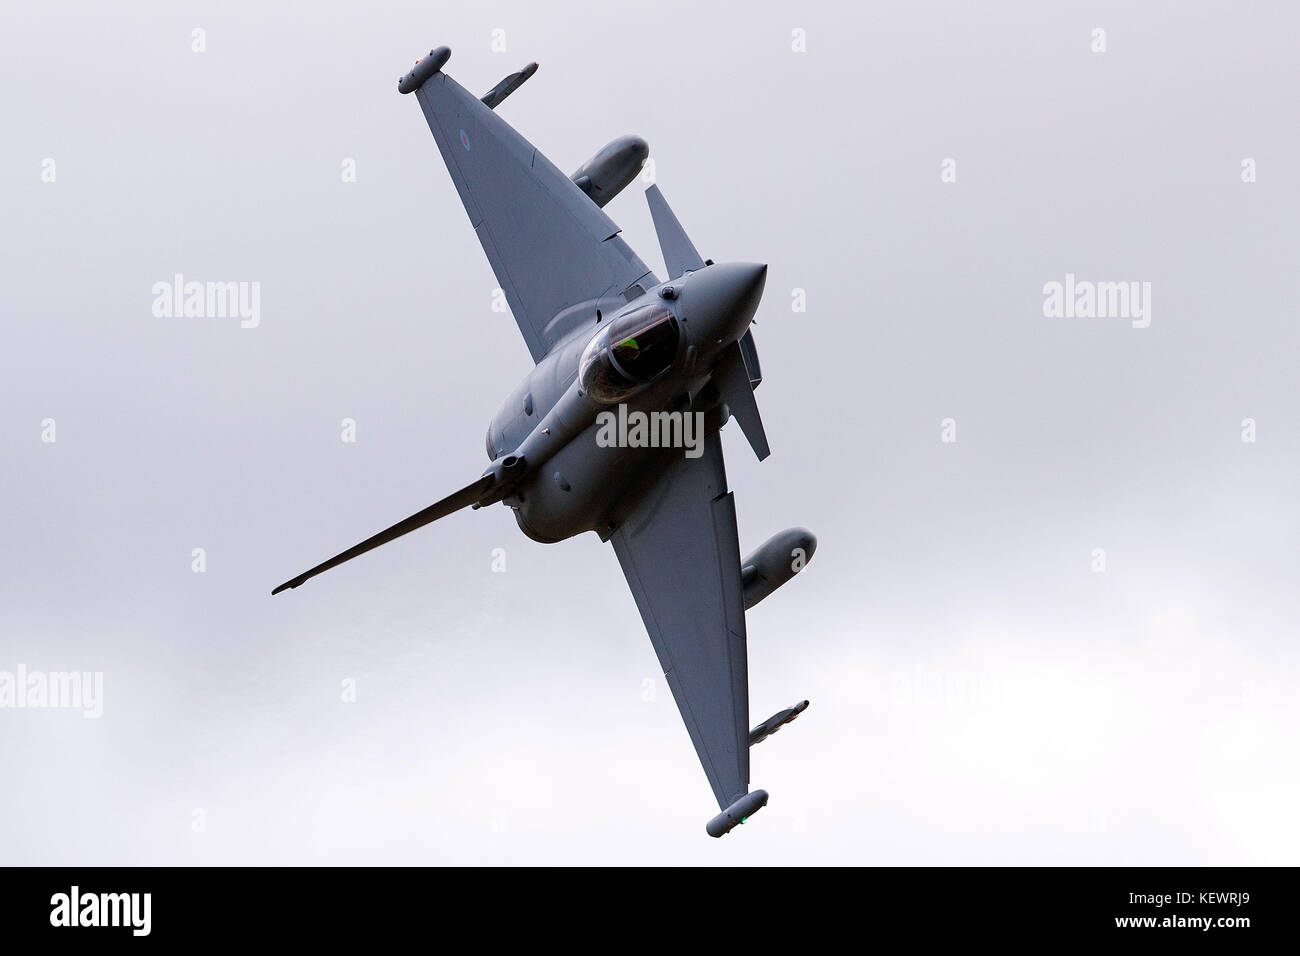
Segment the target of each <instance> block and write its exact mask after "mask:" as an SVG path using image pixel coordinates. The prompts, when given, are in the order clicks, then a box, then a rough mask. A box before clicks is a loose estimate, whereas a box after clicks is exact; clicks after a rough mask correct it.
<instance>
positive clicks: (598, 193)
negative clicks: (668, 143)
mask: <svg viewBox="0 0 1300 956" xmlns="http://www.w3.org/2000/svg"><path fill="white" fill-rule="evenodd" d="M649 155H650V146H649V145H648V144H647V143H646V141H645V140H643V139H642V138H641V137H640V136H620V137H619V138H618V139H616V140H614V141H613V142H611V143H607V144H606V145H605V146H603V147H602V148H601V150H600V152H598V153H596V155H595V156H593V157H591V159H589V160H587V161H586V162H585V163H583V164H582V165H581V166H579V167H578V171H577V172H575V173H574V174H573V175H572V176H570V177H569V178H570V179H572V180H573V182H574V185H576V186H577V187H578V188H579V189H581V190H582V191H583V192H584V193H586V194H587V195H588V196H590V197H591V201H592V202H594V203H595V204H596V205H597V206H604V205H605V204H606V203H607V202H609V201H610V200H611V199H613V198H614V197H615V196H617V195H618V194H619V193H620V192H621V191H622V189H623V187H624V186H626V185H627V184H628V183H630V182H631V181H632V180H634V179H636V174H637V173H639V172H641V164H642V163H644V162H645V161H646V157H647V156H649Z"/></svg>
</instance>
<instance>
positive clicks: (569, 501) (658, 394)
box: [271, 47, 817, 837]
mask: <svg viewBox="0 0 1300 956" xmlns="http://www.w3.org/2000/svg"><path fill="white" fill-rule="evenodd" d="M450 56H451V51H450V50H448V49H447V48H446V47H439V48H438V49H436V50H432V51H431V52H430V53H429V55H428V56H427V57H424V58H422V59H420V60H418V61H417V62H416V64H415V67H414V69H412V70H411V71H410V72H409V73H408V74H407V75H406V76H404V77H402V79H401V80H399V82H398V90H399V91H400V92H402V93H414V94H415V96H416V99H417V100H418V101H419V104H420V107H421V108H422V109H423V110H424V116H425V119H426V120H428V123H429V128H430V129H431V130H432V131H433V138H434V140H436V142H437V144H438V149H439V150H440V151H441V152H442V158H443V160H444V162H445V163H446V164H447V170H448V171H449V172H450V173H451V178H452V182H454V183H455V185H456V190H457V191H458V192H459V193H460V198H461V201H462V202H463V203H464V204H465V210H466V212H468V213H469V218H470V223H471V224H472V225H473V227H474V231H475V233H476V234H477V235H478V238H479V241H480V242H481V243H482V244H483V251H484V252H486V253H487V257H488V261H489V262H490V263H491V265H492V270H493V272H495V273H496V278H497V281H498V282H499V283H500V284H501V289H502V290H503V291H504V293H505V297H506V301H507V302H508V304H509V305H510V309H511V311H512V312H513V313H514V317H515V321H516V322H517V323H518V325H519V331H520V332H521V333H523V337H524V342H525V343H526V344H527V346H528V351H529V352H530V353H531V354H532V357H533V361H534V362H535V363H536V366H535V368H533V370H532V371H531V372H530V373H529V374H528V376H527V377H526V378H525V379H524V381H523V382H522V383H521V384H520V385H519V387H518V388H517V389H515V391H514V393H513V394H512V395H511V396H510V397H509V398H508V399H507V400H506V403H505V404H504V405H503V406H502V408H501V410H500V411H499V412H497V414H496V417H494V418H493V419H492V422H491V424H490V425H489V427H488V434H487V453H488V458H489V459H491V462H492V464H491V465H490V466H489V467H488V469H487V470H486V471H485V472H483V474H482V476H481V477H479V478H478V479H476V480H475V481H474V482H472V483H471V484H470V485H468V486H467V487H465V488H463V489H461V490H460V491H457V492H456V493H455V494H452V495H450V496H448V497H446V498H444V499H443V500H441V501H439V502H437V503H435V504H433V505H430V506H429V507H428V508H425V509H424V510H423V511H420V512H417V513H416V514H413V515H411V516H410V517H409V518H407V519H406V520H404V521H400V522H398V523H397V524H395V525H393V526H392V527H391V528H389V529H387V530H386V531H381V532H380V533H379V534H377V535H375V536H373V537H371V538H368V539H367V540H365V541H363V542H361V543H360V544H358V545H357V546H356V547H353V548H349V549H348V550H347V551H344V552H343V553H342V554H339V555H336V556H335V557H333V558H330V559H329V560H328V561H326V562H324V563H323V564H319V565H317V566H316V567H314V568H312V569H311V570H310V571H306V572H304V573H302V574H300V575H298V576H297V577H296V578H293V579H292V580H290V581H286V582H285V583H284V584H281V585H280V586H279V587H277V588H276V589H275V590H274V591H272V592H271V593H272V594H278V593H280V592H281V591H283V590H286V589H287V588H296V587H298V586H299V585H300V584H303V583H304V582H305V581H307V580H308V579H310V578H313V577H315V576H316V575H318V574H320V573H321V572H323V571H327V570H329V569H330V568H333V567H336V566H337V565H340V564H342V563H343V562H345V561H350V560H351V559H352V558H355V557H357V556H358V555H361V554H364V553H366V552H367V551H370V550H372V549H374V548H377V547H379V546H380V545H381V544H385V543H387V542H389V541H392V540H393V539H395V538H398V537H400V536H401V535H404V534H406V533H408V532H410V531H414V530H415V529H416V528H420V527H423V526H424V525H427V524H429V523H430V522H432V521H436V520H437V519H439V518H443V517H446V516H447V515H449V514H451V513H452V512H454V511H458V510H460V509H462V508H465V507H472V508H480V507H482V506H484V505H489V504H495V503H497V502H501V503H504V504H506V505H507V506H509V507H510V508H512V509H513V510H514V514H515V519H516V520H517V522H518V524H519V527H520V529H521V530H522V531H523V532H524V534H526V535H528V537H530V538H532V539H533V540H535V541H541V542H554V541H561V540H563V539H565V538H571V537H573V536H574V535H577V534H581V533H583V532H586V531H594V532H595V533H596V534H598V535H599V536H600V538H601V539H602V540H604V541H609V542H612V544H613V546H614V553H615V554H616V555H618V560H619V564H620V565H622V568H623V574H624V575H625V576H626V578H627V583H628V586H629V587H630V588H631V590H632V594H633V596H634V598H635V599H636V604H637V607H638V608H639V609H640V611H641V617H642V619H643V620H644V622H645V626H646V630H647V631H649V633H650V640H651V642H652V643H653V644H654V649H655V653H656V654H657V655H658V656H659V663H660V664H661V665H662V667H663V669H664V677H665V679H666V680H667V682H668V685H669V687H671V688H672V692H673V697H674V698H675V699H676V701H677V707H678V709H679V710H680V711H681V715H682V720H683V721H685V723H686V729H687V730H688V731H689V732H690V736H691V741H692V743H694V744H695V750H696V752H697V753H698V755H699V759H700V763H701V764H702V765H703V766H704V773H705V775H706V776H707V777H708V779H709V785H710V786H711V787H712V788H713V793H714V796H715V797H717V801H718V806H719V807H720V808H721V811H722V812H721V813H719V814H718V815H717V816H715V817H714V818H713V819H712V820H710V821H709V823H708V825H707V828H706V829H707V831H708V833H709V834H710V835H711V836H715V837H720V836H722V835H723V834H725V833H728V832H729V831H730V830H731V829H732V828H734V827H735V826H736V825H737V824H739V823H743V822H744V821H745V820H746V818H748V817H749V816H750V815H752V814H753V813H755V812H756V811H757V810H758V809H759V808H760V807H762V806H764V805H765V804H766V803H767V793H766V791H763V790H754V791H751V790H750V789H749V749H750V747H751V746H753V745H754V744H756V743H759V742H760V741H762V740H764V739H766V738H767V737H768V736H769V735H770V734H772V733H775V732H776V731H777V730H778V729H779V728H780V727H782V726H783V725H784V724H787V723H789V722H790V721H792V720H794V719H795V718H796V717H797V716H798V715H799V714H800V713H801V712H802V711H803V710H804V708H805V707H807V705H808V702H807V701H802V702H800V703H798V704H796V705H795V706H793V707H789V708H786V709H784V710H782V711H780V712H778V713H776V714H774V715H773V716H772V717H770V718H768V719H767V720H765V721H763V722H762V723H761V724H759V725H758V726H757V727H755V728H753V730H751V729H750V727H749V688H748V670H747V662H746V646H745V644H746V636H745V611H746V609H748V608H750V607H752V606H753V605H754V604H756V603H758V602H759V601H761V600H762V599H763V598H765V597H767V596H768V595H769V594H771V593H772V592H773V591H774V590H776V589H777V588H778V587H780V586H781V585H782V584H784V583H785V582H786V581H788V580H790V579H791V578H792V577H793V576H794V574H795V573H796V572H797V571H799V570H801V569H802V568H803V567H804V565H805V564H806V563H807V561H808V559H809V558H811V557H812V554H813V551H814V549H815V548H816V544H817V542H816V539H815V538H814V537H813V535H812V534H811V533H809V532H807V531H805V530H803V529H801V528H793V529H790V530H788V531H784V532H781V533H780V534H778V535H776V536H775V537H773V538H772V539H770V540H769V541H768V542H767V543H766V544H764V545H763V546H762V547H761V548H759V549H758V551H756V552H755V553H754V554H752V555H750V556H749V557H747V558H745V559H744V560H743V561H742V560H741V557H740V548H739V540H738V537H737V533H736V508H735V501H734V497H733V495H732V494H731V493H730V492H728V491H727V477H726V471H725V469H724V467H723V462H722V446H721V443H720V441H719V437H718V431H719V429H721V428H722V426H723V425H724V424H726V422H727V421H728V420H729V419H731V418H734V419H735V420H736V421H737V422H739V423H740V428H741V430H742V431H743V432H744V434H745V437H746V438H747V439H748V440H749V444H750V445H751V446H752V447H753V450H754V452H755V453H756V454H757V456H758V457H759V459H760V460H761V459H763V458H766V457H767V455H768V445H767V437H766V435H765V434H764V431H763V422H762V419H761V418H760V417H759V414H758V406H757V405H756V404H755V402H754V389H755V388H756V387H757V386H758V384H759V382H760V380H761V374H760V372H759V365H758V352H757V351H756V349H755V346H754V336H753V333H752V332H751V331H750V328H749V326H750V323H751V321H752V320H753V318H754V312H755V310H756V309H757V308H758V302H759V299H760V298H761V296H762V294H763V283H764V279H765V277H766V273H767V266H765V265H756V264H753V263H744V262H735V263H717V264H714V263H713V262H712V261H711V260H705V259H702V258H701V257H700V254H699V253H698V252H697V251H696V250H695V246H694V245H693V244H692V243H691V240H690V239H689V238H687V236H686V233H685V231H683V229H682V227H681V224H680V223H679V222H678V221H677V217H676V216H675V215H673V212H672V210H671V209H669V207H668V204H667V202H666V201H665V200H664V198H663V195H662V194H661V193H660V192H659V189H658V187H656V186H651V187H650V188H649V189H648V190H647V191H646V197H647V200H648V201H649V205H650V214H651V217H652V219H653V221H654V226H655V231H656V232H657V234H658V236H659V244H660V246H661V248H662V250H663V256H664V264H665V266H666V270H667V277H666V279H665V280H664V281H661V280H660V279H659V278H658V277H656V276H655V275H654V273H652V272H651V271H650V269H649V268H648V267H647V266H646V264H645V263H644V262H642V261H641V260H640V259H639V258H638V257H637V255H636V253H634V252H633V251H632V250H631V249H630V248H629V247H628V245H627V243H625V242H624V241H623V240H622V239H621V238H620V237H619V235H618V233H619V229H618V226H616V225H615V224H614V223H613V221H612V220H610V218H609V217H608V216H607V215H605V213H604V212H603V211H602V207H604V205H605V204H606V203H607V202H608V201H609V200H610V199H612V198H613V197H614V196H616V195H617V194H618V193H619V191H620V190H621V189H623V187H625V186H626V185H628V183H630V182H631V181H632V180H633V179H634V178H636V176H637V174H638V172H639V171H640V169H641V166H642V163H643V162H644V161H645V159H646V156H647V155H648V152H649V149H648V147H647V146H646V144H645V142H644V141H643V140H641V139H640V138H638V137H635V136H627V137H622V138H620V139H617V140H614V142H612V143H610V144H609V145H608V146H606V147H605V148H604V149H602V150H601V151H600V152H598V153H597V154H596V155H595V156H593V157H592V158H591V160H589V161H588V162H587V163H585V164H584V165H583V166H582V167H580V168H579V169H578V170H577V172H575V173H574V174H573V175H572V176H565V175H564V174H563V173H561V172H560V170H559V169H557V168H556V167H555V166H554V165H553V164H552V163H551V162H550V161H549V160H548V159H547V158H546V157H545V156H543V155H542V154H541V153H540V152H538V151H537V149H536V148H535V147H534V146H533V145H532V144H531V143H529V142H528V141H527V140H526V139H524V138H523V137H522V136H520V135H519V133H517V132H516V131H515V130H514V129H513V128H512V127H511V126H510V125H509V124H508V123H506V122H505V121H504V120H503V119H501V117H500V116H498V115H497V113H496V112H495V109H496V107H497V106H498V105H499V104H500V103H501V101H502V100H504V99H505V98H506V97H507V96H509V95H510V94H511V93H512V92H514V91H515V90H516V89H518V87H519V86H520V85H521V84H522V83H523V82H524V81H525V80H527V79H528V78H529V77H530V76H532V75H533V72H534V71H535V70H536V68H537V64H535V63H531V64H529V65H528V66H527V67H525V68H524V69H522V70H520V71H519V72H517V73H513V74H511V75H510V76H508V77H506V78H505V79H504V80H502V81H501V82H500V83H498V84H497V85H496V86H495V87H493V89H492V90H490V91H489V92H488V93H487V94H486V95H484V96H482V97H477V96H474V95H473V94H471V93H469V92H467V91H466V90H465V89H464V88H463V87H462V86H460V85H459V84H458V83H456V82H455V81H454V80H452V78H451V77H449V76H447V75H446V74H445V73H443V72H442V68H443V66H445V65H446V63H447V60H448V58H449V57H450ZM629 423H631V424H629ZM647 423H648V425H647ZM692 424H695V425H696V426H697V427H695V428H692V427H691V426H692ZM647 433H648V434H647Z"/></svg>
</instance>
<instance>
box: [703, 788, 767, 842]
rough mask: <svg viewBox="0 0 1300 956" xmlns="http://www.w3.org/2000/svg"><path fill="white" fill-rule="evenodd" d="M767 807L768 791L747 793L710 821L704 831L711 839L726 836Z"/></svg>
mask: <svg viewBox="0 0 1300 956" xmlns="http://www.w3.org/2000/svg"><path fill="white" fill-rule="evenodd" d="M765 806H767V791H766V790H755V791H754V792H752V793H747V794H745V795H744V796H743V797H741V798H740V799H739V800H737V801H736V802H735V803H733V804H732V805H731V806H729V807H727V809H725V810H723V811H722V812H721V813H719V814H718V815H717V816H716V817H714V818H713V819H712V820H710V821H709V822H708V823H707V824H706V825H705V827H704V829H705V830H706V831H707V832H708V834H709V836H711V837H721V836H726V835H727V834H728V833H730V832H731V831H732V830H734V829H735V828H736V827H738V826H740V824H742V823H744V822H745V821H746V820H748V819H749V818H750V817H752V816H753V815H754V814H755V813H757V812H758V811H759V810H761V809H762V808H763V807H765Z"/></svg>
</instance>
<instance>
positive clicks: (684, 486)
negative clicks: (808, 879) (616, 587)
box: [610, 433, 766, 810]
mask: <svg viewBox="0 0 1300 956" xmlns="http://www.w3.org/2000/svg"><path fill="white" fill-rule="evenodd" d="M610 540H611V541H612V542H613V545H614V552H615V553H616V554H617V555H618V560H619V564H621V565H622V567H623V574H624V575H625V576H626V578H627V583H628V585H629V587H631V589H632V595H633V597H634V598H636V604H637V608H638V609H639V610H640V611H641V618H642V620H644V622H645V626H646V630H647V631H648V632H649V633H650V641H651V643H652V644H653V645H654V649H655V653H656V654H657V655H658V657H659V664H660V666H661V667H663V669H664V677H665V678H666V679H667V681H668V686H669V687H670V688H671V689H672V692H673V697H674V699H675V700H676V701H677V709H678V710H679V711H681V715H682V720H683V721H684V722H685V724H686V729H687V731H689V733H690V735H691V742H692V743H694V744H695V750H696V753H697V754H698V755H699V758H700V763H701V764H702V765H703V767H704V773H705V775H706V776H707V777H708V778H709V785H710V786H711V787H712V788H713V795H714V796H715V797H716V798H717V800H718V806H719V807H721V808H723V809H724V810H725V809H726V808H728V807H729V806H733V805H734V804H735V803H736V802H737V801H738V800H740V798H742V797H744V796H745V794H746V793H747V792H748V790H749V672H748V662H747V658H746V650H745V606H744V598H743V593H742V589H741V583H740V543H739V540H738V538H737V534H736V507H735V498H734V496H733V495H731V494H730V493H729V492H728V491H727V475H726V469H725V467H724V465H723V461H722V445H721V443H720V441H719V439H718V435H717V434H716V433H715V434H713V435H711V436H709V438H708V439H707V440H706V444H705V452H704V454H703V455H701V456H700V457H699V458H696V459H690V458H685V457H683V458H682V459H681V460H680V461H678V462H677V463H676V464H675V465H674V466H673V468H672V469H671V470H670V471H669V472H668V473H667V474H665V475H664V476H663V477H662V478H661V479H660V480H659V482H658V484H656V485H655V486H654V487H653V488H651V489H650V491H649V492H648V493H647V494H646V497H645V499H644V500H643V501H642V502H641V503H640V504H639V505H638V506H637V507H636V508H635V510H633V512H632V513H631V514H630V515H629V516H628V517H627V518H626V519H625V520H624V521H623V523H622V525H621V526H620V527H619V529H618V530H617V531H615V532H614V534H613V535H612V536H611V539H610ZM757 792H758V793H761V791H757ZM763 799H764V802H766V794H764V795H763Z"/></svg>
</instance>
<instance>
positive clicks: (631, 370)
mask: <svg viewBox="0 0 1300 956" xmlns="http://www.w3.org/2000/svg"><path fill="white" fill-rule="evenodd" d="M680 338H681V333H680V331H679V330H678V328H677V319H676V317H675V316H674V315H673V314H672V312H670V311H669V310H668V307H667V306H665V305H664V304H663V303H661V302H652V303H650V304H649V305H643V306H638V307H637V308H635V309H632V310H631V311H630V312H625V313H623V314H622V315H619V316H616V317H615V318H614V320H613V321H611V322H610V323H609V325H608V326H606V327H605V328H604V329H602V330H601V331H600V332H598V333H597V334H596V335H595V336H594V337H593V338H592V340H591V341H590V342H589V343H587V348H586V350H585V351H583V353H582V360H581V361H580V362H579V363H578V380H579V381H580V382H581V383H582V388H583V390H584V391H586V392H587V393H588V394H590V395H591V397H592V398H594V399H595V400H596V401H598V402H604V403H606V404H613V403H614V402H618V401H622V400H623V399H624V398H626V397H627V396H629V395H631V394H632V393H633V392H635V391H636V390H637V389H639V388H641V386H643V385H645V384H646V383H647V382H649V381H651V380H652V379H653V378H654V377H655V376H657V375H659V374H660V373H661V372H663V371H664V370H665V369H667V368H668V367H669V366H670V365H672V364H673V359H674V358H676V357H677V344H678V341H679V340H680Z"/></svg>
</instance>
